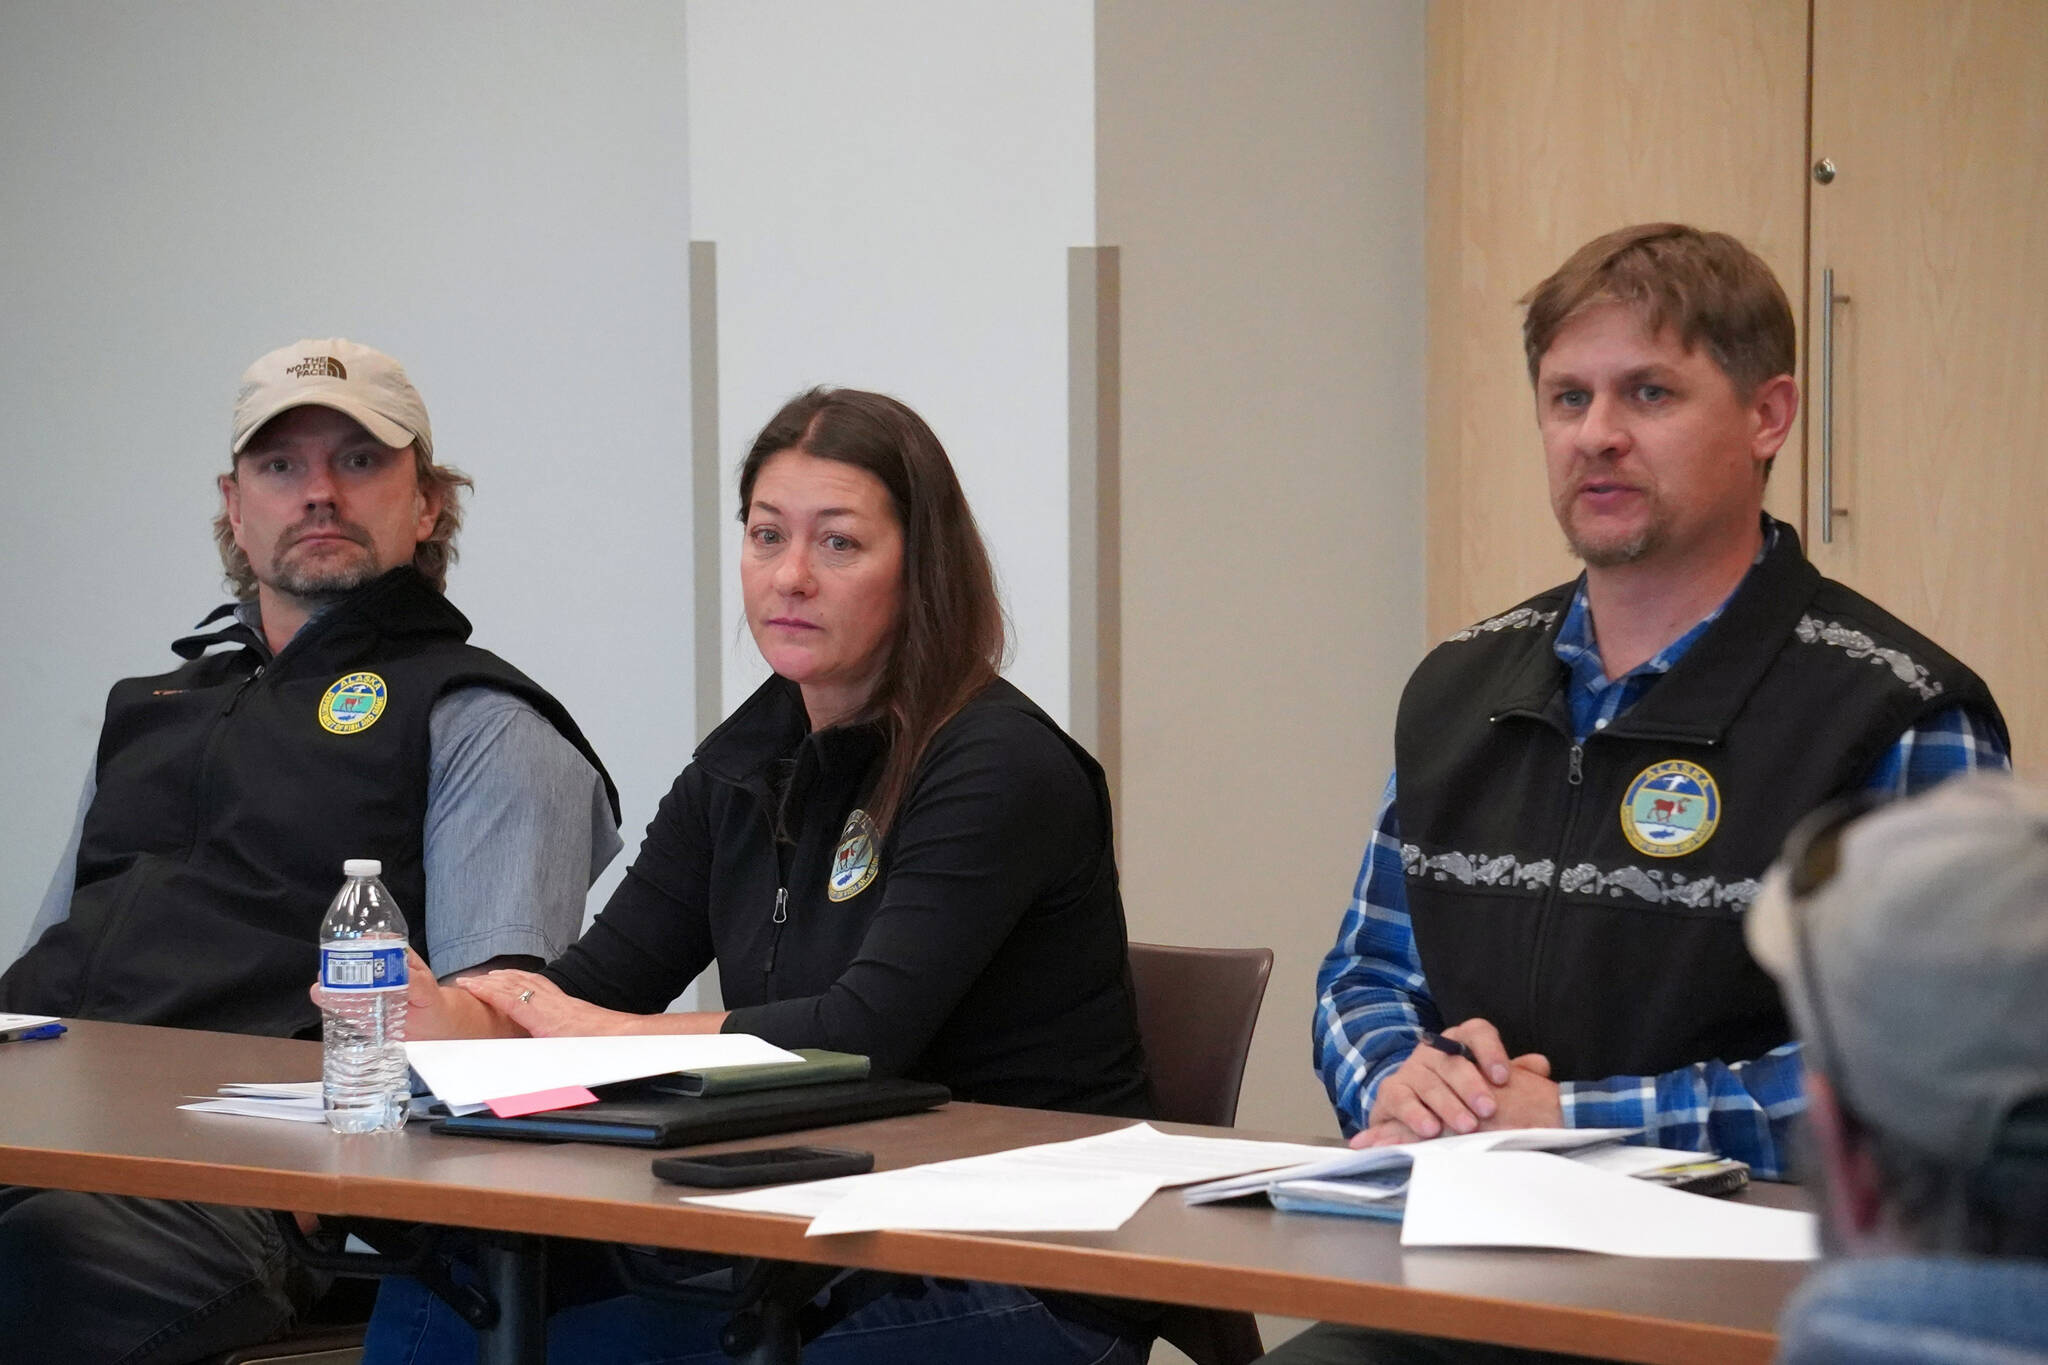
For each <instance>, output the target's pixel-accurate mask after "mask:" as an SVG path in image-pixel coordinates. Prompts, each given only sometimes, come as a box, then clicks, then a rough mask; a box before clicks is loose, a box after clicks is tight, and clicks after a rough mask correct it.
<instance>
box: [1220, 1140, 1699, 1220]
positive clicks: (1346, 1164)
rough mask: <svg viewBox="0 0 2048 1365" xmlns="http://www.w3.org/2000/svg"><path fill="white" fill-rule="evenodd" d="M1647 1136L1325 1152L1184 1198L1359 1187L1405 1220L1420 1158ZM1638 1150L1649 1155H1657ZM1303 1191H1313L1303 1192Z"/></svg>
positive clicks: (1681, 1156) (1589, 1147) (1559, 1148)
mask: <svg viewBox="0 0 2048 1365" xmlns="http://www.w3.org/2000/svg"><path fill="white" fill-rule="evenodd" d="M1641 1131H1642V1130H1641V1129H1639V1128H1504V1129H1501V1130H1499V1131H1497V1132H1491V1133H1461V1134H1457V1135H1455V1136H1452V1137H1442V1138H1437V1139H1435V1140H1433V1141H1430V1142H1408V1143H1402V1144H1400V1145H1398V1146H1393V1147H1365V1148H1361V1149H1359V1150H1357V1151H1351V1150H1348V1149H1347V1150H1343V1151H1339V1152H1337V1153H1336V1154H1335V1155H1331V1154H1329V1153H1328V1152H1324V1153H1323V1154H1322V1155H1320V1156H1319V1158H1318V1159H1316V1160H1313V1161H1309V1162H1306V1163H1304V1164H1302V1165H1300V1166H1290V1167H1288V1168H1287V1169H1286V1170H1280V1171H1263V1172H1260V1173H1258V1174H1256V1175H1244V1176H1238V1177H1235V1178H1233V1179H1229V1180H1216V1181H1211V1182H1210V1183H1208V1184H1206V1185H1197V1186H1195V1188H1193V1189H1191V1190H1189V1191H1187V1193H1186V1194H1185V1195H1184V1196H1183V1198H1185V1199H1186V1200H1187V1202H1188V1203H1190V1204H1213V1203H1216V1202H1218V1201H1219V1200H1224V1199H1242V1198H1244V1197H1246V1196H1248V1195H1259V1194H1272V1195H1275V1196H1276V1197H1275V1198H1274V1201H1273V1202H1274V1203H1276V1204H1277V1203H1279V1202H1280V1201H1279V1198H1278V1197H1277V1192H1278V1191H1279V1190H1280V1189H1282V1188H1283V1187H1286V1188H1288V1189H1290V1190H1296V1191H1297V1192H1298V1193H1300V1194H1301V1195H1302V1196H1303V1197H1304V1198H1305V1197H1307V1195H1308V1194H1309V1193H1311V1192H1312V1191H1313V1189H1314V1188H1319V1187H1323V1186H1330V1185H1337V1184H1340V1183H1341V1184H1350V1183H1351V1182H1354V1181H1355V1182H1358V1184H1359V1185H1360V1189H1359V1190H1358V1191H1357V1197H1358V1200H1359V1202H1360V1204H1361V1206H1362V1207H1369V1206H1380V1207H1385V1206H1386V1205H1387V1203H1388V1202H1389V1200H1392V1201H1393V1203H1392V1209H1391V1212H1390V1213H1389V1214H1388V1216H1390V1217H1399V1216H1400V1212H1401V1209H1400V1204H1399V1202H1398V1196H1399V1195H1400V1194H1401V1193H1402V1192H1403V1191H1405V1190H1406V1189H1407V1187H1408V1173H1409V1169H1410V1167H1411V1165H1412V1164H1413V1162H1414V1159H1415V1155H1416V1153H1418V1152H1455V1151H1468V1152H1470V1151H1504V1152H1505V1151H1547V1152H1568V1153H1573V1154H1580V1153H1590V1152H1594V1151H1611V1150H1614V1149H1616V1148H1617V1146H1618V1144H1620V1142H1621V1141H1622V1139H1623V1138H1627V1137H1633V1136H1634V1135H1635V1134H1636V1133H1639V1132H1641ZM1636 1150H1638V1151H1645V1152H1647V1151H1651V1150H1653V1149H1650V1148H1638V1149H1636ZM1699 1159H1700V1154H1699V1153H1698V1152H1670V1153H1665V1154H1664V1156H1663V1157H1662V1159H1653V1161H1652V1164H1651V1165H1650V1166H1646V1167H1643V1168H1642V1169H1655V1168H1656V1167H1659V1166H1675V1165H1680V1164H1683V1163H1685V1162H1690V1161H1698V1160H1699ZM1303 1186H1307V1187H1311V1188H1310V1189H1299V1190H1297V1187H1303Z"/></svg>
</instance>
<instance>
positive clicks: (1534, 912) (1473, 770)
mask: <svg viewBox="0 0 2048 1365" xmlns="http://www.w3.org/2000/svg"><path fill="white" fill-rule="evenodd" d="M1572 591H1573V585H1572V584H1565V585H1562V586H1560V587H1557V588H1553V589H1551V590H1550V591H1549V592H1547V593H1544V594H1542V595H1541V596H1538V597H1534V598H1531V599H1530V600H1529V601H1527V602H1525V603H1523V604H1522V605H1521V606H1518V607H1516V608H1514V609H1513V610H1511V611H1509V612H1506V613H1504V614H1503V615H1500V616H1496V617H1494V618H1492V619H1491V620H1488V621H1484V622H1481V623H1480V624H1479V625H1476V626H1473V627H1471V628H1470V629H1468V630H1463V631H1460V632H1459V633H1458V634H1457V635H1455V636H1453V637H1452V638H1451V639H1450V640H1448V641H1446V642H1445V643H1444V644H1442V645H1440V646H1438V647H1437V648H1436V649H1435V650H1434V651H1432V652H1431V654H1430V655H1429V657H1428V658H1426V659H1425V660H1424V661H1423V663H1422V665H1421V667H1419V668H1418V669H1416V671H1415V674H1414V676H1413V677H1412V678H1411V679H1410V680H1409V683H1408V687H1407V689H1406V691H1405V692H1404V693H1403V694H1402V697H1401V709H1400V715H1399V719H1398V721H1397V723H1396V728H1395V739H1394V745H1395V762H1396V769H1395V770H1396V772H1397V773H1398V774H1399V787H1398V796H1397V808H1398V819H1399V822H1400V828H1401V839H1402V844H1403V847H1402V860H1403V863H1404V865H1405V868H1406V872H1407V892H1408V903H1409V909H1410V911H1411V914H1412V916H1413V921H1414V930H1415V942H1416V947H1417V950H1418V951H1419V952H1420V954H1421V958H1422V966H1423V974H1424V976H1425V977H1426V978H1427V979H1428V981H1429V986H1430V991H1431V993H1432V994H1433V996H1434V997H1435V999H1436V1002H1437V1005H1438V1007H1439V1009H1440V1011H1441V1013H1442V1015H1443V1018H1444V1020H1445V1022H1447V1023H1455V1022H1457V1021H1459V1020H1463V1019H1467V1018H1472V1017H1474V1016H1477V1017H1481V1018H1485V1019H1488V1020H1490V1021H1492V1023H1493V1024H1494V1025H1495V1026H1496V1027H1497V1028H1499V1029H1500V1031H1501V1035H1502V1037H1503V1039H1504V1040H1505V1042H1506V1044H1507V1046H1508V1048H1509V1050H1510V1051H1511V1052H1515V1053H1519V1052H1528V1051H1535V1052H1542V1053H1544V1054H1546V1055H1547V1056H1548V1057H1549V1058H1550V1060H1551V1064H1552V1068H1553V1074H1554V1075H1555V1076H1556V1077H1557V1078H1558V1079H1560V1080H1597V1079H1600V1078H1603V1077H1606V1076H1612V1075H1647V1074H1653V1073H1657V1072H1663V1071H1669V1070H1673V1069H1675V1068H1677V1067H1680V1066H1685V1065H1689V1064H1691V1063H1694V1062H1699V1061H1705V1060H1709V1059H1715V1058H1718V1059H1722V1060H1726V1061H1735V1060H1739V1059H1742V1058H1747V1057H1756V1056H1760V1055H1761V1054H1763V1053H1765V1052H1767V1051H1769V1050H1770V1049H1771V1048H1773V1047H1776V1046H1778V1045H1779V1044H1781V1043H1783V1042H1785V1041H1786V1040H1787V1039H1788V1038H1789V1037H1790V1036H1791V1029H1790V1026H1789V1024H1788V1023H1787V1020H1786V1017H1785V1010H1784V1006H1783V1004H1782V1002H1781V1001H1780V999H1779V997H1778V992H1777V989H1776V987H1775V986H1774V985H1773V984H1772V982H1771V980H1770V978H1769V977H1768V976H1767V975H1766V974H1765V973H1764V972H1763V970H1762V969H1761V968H1759V967H1758V966H1757V965H1756V963H1755V962H1754V961H1753V960H1752V959H1751V957H1750V955H1749V952H1748V949H1747V948H1746V947H1745V946H1744V943H1743V937H1742V914H1743V912H1744V911H1745V910H1746V909H1747V908H1748V906H1749V903H1750V901H1751V899H1752V898H1753V897H1754V896H1755V894H1756V890H1757V883H1758V881H1759V879H1760V878H1761V877H1762V875H1763V872H1764V870H1765V869H1766V868H1767V867H1768V866H1769V865H1770V863H1771V861H1772V860H1773V859H1774V858H1775V857H1776V856H1777V853H1778V850H1779V848H1780V846H1781V845H1782V844H1783V842H1784V838H1785V835H1786V833H1787V832H1788V831H1789V829H1790V828H1791V826H1792V825H1793V824H1794V823H1795V822H1796V821H1797V820H1798V819H1799V818H1800V817H1801V816H1803V815H1804V814H1806V813H1807V812H1808V811H1810V810H1812V809H1814V808H1815V807H1816V806H1818V805H1820V804H1821V803H1823V802H1824V801H1827V800H1828V799H1830V798H1831V797H1835V796H1838V795H1841V794H1843V793H1845V792H1848V791H1851V790H1854V789H1855V788H1857V787H1858V786H1859V785H1861V783H1862V782H1863V781H1864V780H1865V779H1866V778H1867V777H1868V775H1869V773H1870V771H1871V769H1872V768H1873V767H1874V766H1875V764H1876V763H1877V761H1878V760H1879V759H1880V758H1881V757H1882V756H1883V754H1884V753H1885V751H1886V750H1887V749H1889V748H1890V747H1891V745H1892V744H1894V743H1895V742H1896V741H1897V740H1898V738H1899V736H1900V735H1901V734H1902V733H1904V731H1905V730H1906V728H1907V727H1908V726H1910V725H1912V724H1914V723H1915V722H1917V721H1919V720H1920V719H1922V718H1923V717H1926V716H1928V715H1930V714H1932V713H1934V712H1937V711H1940V710H1943V709H1945V708H1947V707H1950V706H1955V705H1958V704H1960V705H1963V706H1966V707H1969V708H1970V709H1971V710H1972V711H1974V712H1976V713H1978V714H1979V715H1981V716H1983V717H1984V718H1985V719H1986V720H1988V721H1989V722H1991V723H1992V724H1993V725H1994V726H1995V727H1996V728H1997V730H1998V732H1999V735H2000V737H2001V738H2003V737H2004V730H2005V727H2004V721H2003V719H2002V718H2001V717H2000V715H1999V713H1998V707H1997V705H1996V703H1994V702H1993V701H1992V699H1991V694H1990V692H1989V691H1988V690H1987V689H1986V688H1985V686H1984V684H1983V683H1982V682H1980V681H1979V680H1978V679H1977V677H1976V676H1975V675H1974V674H1972V673H1971V672H1970V671H1969V670H1968V669H1966V668H1964V667H1963V666H1962V665H1961V664H1960V663H1958V662H1957V661H1956V660H1955V659H1953V658H1952V657H1950V656H1949V655H1948V654H1947V653H1945V652H1944V651H1943V650H1941V649H1940V648H1939V647H1938V646H1936V645H1934V644H1933V643H1932V642H1930V641H1929V640H1927V639H1926V638H1925V637H1924V636H1922V635H1920V634H1918V633H1917V632H1915V631H1913V630H1912V629H1910V628H1909V627H1907V626H1905V625H1904V624H1902V623H1901V622H1899V621H1898V620H1897V619H1895V618H1894V617H1892V616H1891V615H1890V614H1888V613H1886V612H1885V611H1884V610H1882V609H1881V608H1879V607H1877V606H1876V605H1875V604H1873V603H1871V602H1870V601H1868V600H1867V599H1865V598H1863V597H1861V596H1859V595H1858V594H1856V593H1854V592H1851V591H1850V590H1849V589H1848V588H1845V587H1843V586H1842V585H1841V584H1839V583H1835V582H1833V581H1831V580H1828V579H1824V578H1822V577H1821V576H1820V574H1819V573H1818V572H1817V571H1816V570H1815V569H1814V568H1813V566H1812V565H1811V564H1809V563H1808V562H1807V561H1806V559H1805V557H1804V555H1803V553H1802V552H1801V550H1800V546H1799V541H1798V537H1797V536H1795V535H1794V534H1793V532H1792V530H1791V528H1789V527H1785V526H1780V527H1779V528H1778V536H1777V541H1776V543H1775V545H1774V546H1773V547H1772V549H1771V550H1770V552H1769V553H1768V554H1767V555H1766V556H1765V557H1764V559H1763V561H1762V562H1761V563H1760V564H1758V565H1757V566H1756V567H1755V568H1753V569H1752V570H1751V571H1750V573H1749V574H1748V576H1747V577H1746V578H1745V579H1744V580H1743V583H1742V585H1741V587H1740V588H1738V589H1737V591H1736V594H1735V596H1734V598H1733V600H1732V601H1730V603H1729V604H1728V608H1727V610H1726V611H1725V612H1723V613H1722V615H1721V616H1720V618H1719V619H1718V620H1716V621H1715V622H1714V624H1713V625H1711V626H1709V627H1708V628H1707V631H1706V633H1705V634H1704V635H1702V636H1701V637H1700V639H1699V640H1697V641H1696V642H1694V644H1693V646H1692V647H1691V648H1690V649H1689V650H1688V651H1687V652H1686V653H1685V655H1684V657H1683V658H1681V659H1680V660H1679V662H1678V665H1677V667H1675V668H1673V669H1672V670H1671V672H1669V673H1668V674H1666V675H1665V676H1664V677H1663V678H1661V679H1659V680H1658V681H1657V682H1655V683H1653V684H1652V685H1651V686H1650V688H1649V690H1648V691H1647V692H1645V693H1644V694H1643V696H1642V697H1641V698H1639V699H1638V700H1637V701H1636V703H1635V704H1634V705H1633V706H1632V707H1631V708H1630V709H1629V710H1627V711H1626V712H1624V713H1623V714H1622V715H1621V716H1619V717H1617V718H1616V720H1615V721H1614V723H1613V724H1611V725H1609V726H1608V727H1607V728H1606V729H1605V730H1602V731H1597V732H1595V733H1594V734H1593V735H1591V736H1589V737H1588V738H1587V739H1586V741H1585V742H1584V744H1583V745H1580V744H1575V743H1574V742H1573V738H1572V733H1571V718H1570V712H1569V709H1568V706H1567V704H1566V700H1565V691H1564V689H1565V685H1566V680H1567V674H1566V670H1565V667H1564V665H1563V663H1562V662H1560V661H1559V660H1558V658H1557V656H1556V654H1555V652H1554V651H1553V645H1554V644H1555V642H1556V638H1557V631H1558V627H1559V625H1560V623H1561V622H1562V620H1563V617H1564V614H1565V611H1566V609H1567V608H1568V607H1569V606H1570V603H1571V598H1572ZM1664 765H1675V766H1669V767H1667V766H1664ZM1702 775H1703V776H1702ZM1631 832H1633V834H1634V836H1635V838H1634V839H1633V840H1632V839H1631V837H1630V834H1631ZM1703 832H1704V833H1705V835H1706V837H1705V838H1704V839H1702V838H1700V835H1701V834H1702V833H1703ZM1646 850H1650V851H1646Z"/></svg>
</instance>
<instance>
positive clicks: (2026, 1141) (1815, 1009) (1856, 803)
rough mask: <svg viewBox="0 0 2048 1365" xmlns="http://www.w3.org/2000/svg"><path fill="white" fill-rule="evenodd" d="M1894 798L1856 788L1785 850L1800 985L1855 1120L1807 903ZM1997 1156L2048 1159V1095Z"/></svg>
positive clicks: (2022, 1113)
mask: <svg viewBox="0 0 2048 1365" xmlns="http://www.w3.org/2000/svg"><path fill="white" fill-rule="evenodd" d="M1888 799H1889V798H1888V797H1886V796H1884V795H1881V794H1879V793H1877V792H1870V791H1860V792H1852V793H1850V794H1849V795H1847V796H1843V797H1839V798H1837V799H1835V800H1833V801H1830V802H1828V803H1827V804H1826V805H1823V806H1820V807H1818V808H1816V809H1815V810H1813V811H1812V812H1811V813H1809V814H1808V815H1807V816H1806V817H1805V818H1804V819H1802V820H1800V822H1799V823H1798V824H1796V825H1794V826H1793V827H1792V832H1791V833H1790V834H1787V835H1786V836H1785V847H1784V851H1783V852H1782V853H1781V854H1780V855H1779V856H1780V861H1782V862H1783V863H1784V864H1785V870H1786V876H1787V880H1786V890H1787V891H1788V892H1789V893H1790V894H1789V895H1788V896H1787V898H1786V899H1787V901H1788V905H1787V910H1788V912H1789V917H1790V919H1791V921H1792V944H1793V951H1794V953H1795V954H1796V956H1797V958H1798V970H1799V984H1800V986H1801V987H1802V988H1803V989H1804V990H1805V992H1806V1004H1807V1014H1808V1015H1809V1016H1810V1017H1809V1019H1808V1024H1809V1026H1810V1027H1811V1028H1812V1030H1813V1039H1812V1042H1813V1044H1814V1049H1815V1051H1816V1052H1817V1053H1818V1054H1819V1056H1820V1057H1821V1058H1824V1059H1825V1060H1826V1062H1827V1067H1826V1073H1827V1078H1828V1081H1829V1083H1830V1084H1831V1085H1832V1086H1833V1087H1834V1092H1835V1102H1836V1105H1837V1106H1838V1107H1839V1108H1840V1109H1841V1110H1842V1111H1843V1113H1844V1114H1845V1115H1847V1116H1849V1117H1851V1119H1852V1121H1856V1122H1861V1121H1862V1120H1860V1119H1857V1118H1856V1117H1855V1116H1857V1115H1859V1114H1861V1112H1862V1111H1861V1110H1859V1109H1858V1108H1857V1107H1856V1105H1855V1103H1854V1101H1853V1100H1851V1098H1850V1095H1849V1082H1848V1078H1847V1076H1846V1075H1845V1074H1844V1070H1845V1067H1846V1065H1847V1059H1846V1058H1845V1057H1844V1056H1843V1053H1842V1050H1841V1049H1840V1048H1839V1047H1837V1046H1836V1045H1835V1032H1834V1029H1833V1026H1832V1025H1830V1024H1829V1022H1828V1010H1827V1005H1826V1002H1825V999H1824V997H1823V996H1822V993H1821V988H1820V972H1819V971H1818V970H1817V969H1816V967H1815V965H1814V955H1813V934H1812V930H1811V928H1810V926H1809V924H1808V913H1809V912H1808V910H1807V902H1808V901H1810V900H1811V899H1812V898H1813V897H1814V896H1815V895H1816V894H1818V893H1819V892H1820V891H1821V890H1823V889H1824V888H1825V887H1826V886H1827V884H1828V883H1829V882H1831V881H1833V880H1834V879H1835V874H1836V873H1838V872H1839V871H1841V867H1842V838H1843V836H1844V835H1845V834H1846V833H1847V832H1848V830H1849V827H1850V826H1851V825H1853V824H1855V823H1856V822H1857V821H1858V820H1860V819H1862V818H1863V817H1864V816H1866V815H1868V814H1870V812H1872V811H1874V810H1876V809H1877V808H1878V807H1879V806H1882V805H1885V804H1887V801H1888ZM1991 1155H1992V1156H1994V1157H2002V1158H2018V1159H2021V1160H2025V1161H2040V1160H2048V1096H2034V1097H2032V1098H2029V1099H2027V1100H2025V1101H2023V1102H2021V1103H2020V1104H2018V1105H2016V1106H2014V1107H2013V1109H2012V1110H2011V1111H2010V1112H2009V1113H2008V1114H2007V1115H2006V1119H2005V1122H2004V1124H2003V1125H2002V1128H2001V1131H2000V1133H1999V1135H1998V1139H1997V1142H1996V1144H1995V1146H1994V1148H1993V1150H1992V1153H1991Z"/></svg>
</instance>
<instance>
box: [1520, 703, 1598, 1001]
mask: <svg viewBox="0 0 2048 1365" xmlns="http://www.w3.org/2000/svg"><path fill="white" fill-rule="evenodd" d="M1585 765H1586V746H1585V745H1584V744H1583V743H1581V742H1580V741H1578V740H1576V739H1574V740H1573V741H1572V747H1571V766H1570V768H1569V769H1567V770H1566V772H1565V777H1564V781H1565V785H1566V786H1567V787H1568V788H1570V792H1569V794H1568V795H1567V796H1566V798H1565V809H1564V828H1563V830H1561V831H1560V832H1559V834H1558V839H1557V851H1556V852H1555V853H1554V854H1553V855H1552V856H1551V859H1550V862H1551V873H1550V885H1549V886H1547V887H1545V888H1544V890H1543V904H1542V906H1541V907H1540V908H1538V910H1537V911H1536V943H1535V946H1534V947H1532V948H1531V949H1530V950H1529V1001H1528V1006H1527V1008H1528V1011H1529V1018H1530V1020H1531V1021H1534V1020H1536V1019H1540V1018H1541V1017H1542V1015H1541V1014H1540V1013H1539V1012H1538V1009H1537V1003H1538V1002H1537V999H1536V996H1537V993H1538V992H1539V991H1540V990H1541V989H1542V987H1543V949H1544V947H1545V946H1546V945H1547V944H1548V943H1549V941H1550V923H1551V919H1552V912H1553V911H1554V910H1556V908H1557V899H1558V897H1559V896H1560V895H1561V894H1563V893H1562V891H1561V889H1560V888H1561V887H1562V885H1563V883H1564V855H1565V851H1566V850H1567V849H1569V848H1570V847H1571V846H1572V831H1573V830H1574V829H1576V828H1577V827H1578V823H1579V802H1580V798H1581V797H1582V796H1583V795H1584V794H1585V790H1586V766H1585Z"/></svg>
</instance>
